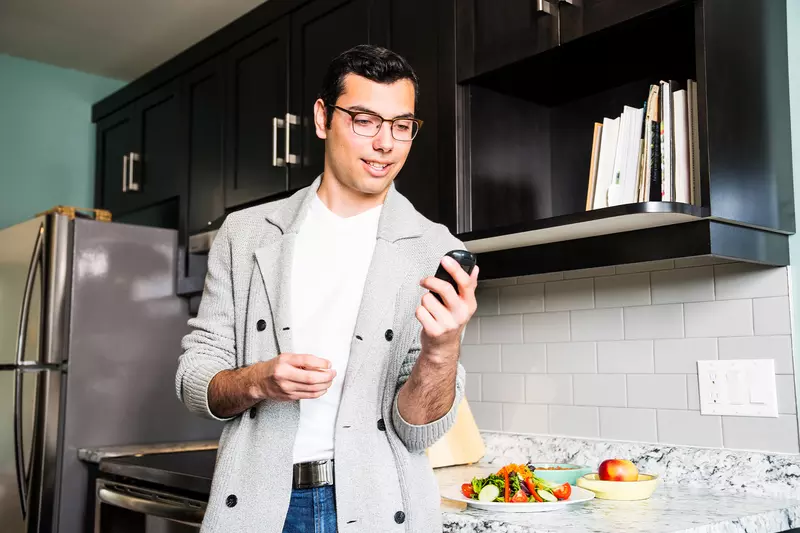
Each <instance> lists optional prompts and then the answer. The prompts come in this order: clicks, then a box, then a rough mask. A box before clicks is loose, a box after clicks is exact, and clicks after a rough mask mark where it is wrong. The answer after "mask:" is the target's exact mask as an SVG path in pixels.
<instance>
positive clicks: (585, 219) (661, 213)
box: [459, 202, 704, 253]
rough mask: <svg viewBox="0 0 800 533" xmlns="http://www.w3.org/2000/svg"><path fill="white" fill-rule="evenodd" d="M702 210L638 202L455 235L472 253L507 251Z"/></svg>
mask: <svg viewBox="0 0 800 533" xmlns="http://www.w3.org/2000/svg"><path fill="white" fill-rule="evenodd" d="M703 217H704V213H703V209H702V208H699V207H696V206H692V205H689V204H682V203H676V202H640V203H635V204H623V205H616V206H613V207H606V208H604V209H596V210H592V211H583V212H580V213H573V214H569V215H561V216H556V217H550V218H545V219H540V220H534V221H531V222H526V223H522V224H515V225H513V226H504V227H501V228H496V229H490V230H482V231H473V232H469V233H463V234H461V235H459V238H460V239H461V240H462V241H464V243H465V244H466V245H467V248H468V249H469V250H470V251H471V252H474V253H484V252H492V251H496V250H507V249H511V248H520V247H524V246H534V245H540V244H546V243H551V242H558V241H569V240H574V239H582V238H585V237H594V236H598V235H608V234H611V233H621V232H626V231H633V230H639V229H645V228H655V227H659V226H667V225H673V224H682V223H686V222H692V221H696V220H700V219H702V218H703Z"/></svg>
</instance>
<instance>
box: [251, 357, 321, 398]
mask: <svg viewBox="0 0 800 533" xmlns="http://www.w3.org/2000/svg"><path fill="white" fill-rule="evenodd" d="M256 366H261V368H259V369H258V371H259V373H262V376H260V379H258V381H259V382H260V383H261V393H262V398H263V399H266V398H270V399H273V400H308V399H312V398H319V397H320V396H322V395H323V394H325V393H326V392H327V391H328V389H329V388H330V386H331V384H332V383H333V378H335V377H336V370H334V369H332V368H330V366H331V364H330V361H328V360H327V359H322V358H320V357H316V356H313V355H308V354H296V353H282V354H280V355H279V356H278V357H275V358H274V359H270V360H269V361H265V362H263V363H259V365H256Z"/></svg>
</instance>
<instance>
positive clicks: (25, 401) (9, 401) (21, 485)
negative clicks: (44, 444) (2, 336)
mask: <svg viewBox="0 0 800 533" xmlns="http://www.w3.org/2000/svg"><path fill="white" fill-rule="evenodd" d="M39 374H40V373H39V372H23V371H22V370H2V371H0V428H2V429H0V524H2V531H3V533H24V532H25V531H26V528H25V523H26V516H29V513H28V501H27V497H28V495H30V487H31V484H30V482H31V466H32V457H33V453H32V452H33V448H34V446H33V442H34V441H33V437H34V414H35V412H36V407H37V406H36V398H37V392H38V391H37V389H38V381H39Z"/></svg>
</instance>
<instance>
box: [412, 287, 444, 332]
mask: <svg viewBox="0 0 800 533" xmlns="http://www.w3.org/2000/svg"><path fill="white" fill-rule="evenodd" d="M425 296H430V297H431V298H432V299H433V300H434V301H435V302H436V303H437V304H439V302H438V301H437V300H436V298H434V297H433V295H429V294H426V295H425ZM439 305H440V306H441V305H442V304H439ZM416 316H417V320H419V322H420V324H422V328H423V329H424V330H425V331H426V332H428V334H429V335H434V336H436V335H440V334H441V333H442V331H443V328H442V326H440V325H439V323H438V322H437V321H436V319H435V318H434V317H433V315H431V313H430V311H428V309H427V308H426V307H425V306H424V305H420V306H419V307H417V312H416Z"/></svg>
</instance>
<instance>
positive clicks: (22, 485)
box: [14, 369, 29, 519]
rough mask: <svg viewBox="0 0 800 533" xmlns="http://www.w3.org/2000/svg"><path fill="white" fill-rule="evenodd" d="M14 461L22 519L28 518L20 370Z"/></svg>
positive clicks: (16, 379) (19, 374)
mask: <svg viewBox="0 0 800 533" xmlns="http://www.w3.org/2000/svg"><path fill="white" fill-rule="evenodd" d="M14 461H15V463H16V471H17V488H18V489H19V504H20V508H21V509H22V518H23V519H25V518H27V516H28V481H29V479H28V476H27V473H26V472H25V459H24V457H23V449H22V370H21V369H17V370H15V371H14Z"/></svg>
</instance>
